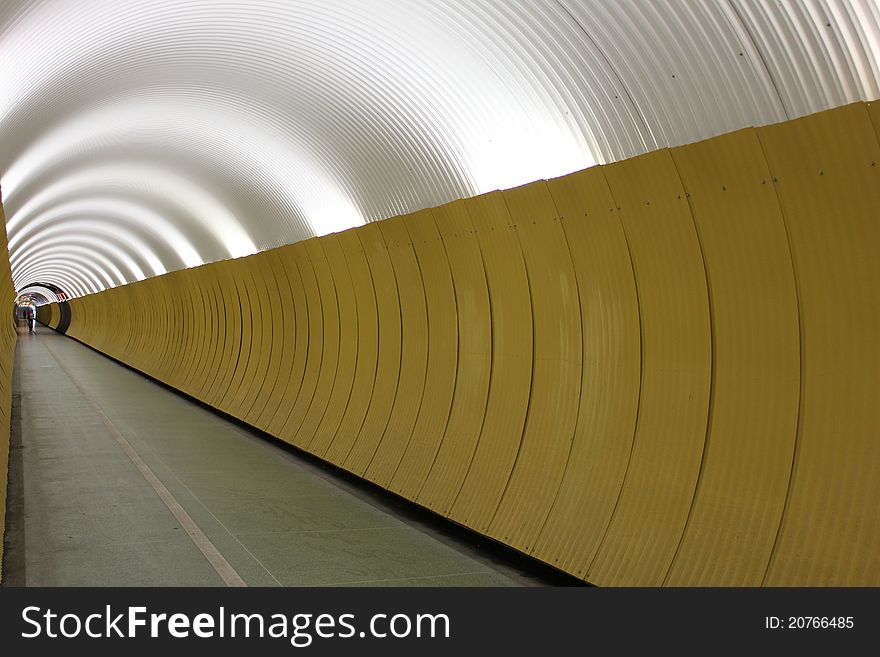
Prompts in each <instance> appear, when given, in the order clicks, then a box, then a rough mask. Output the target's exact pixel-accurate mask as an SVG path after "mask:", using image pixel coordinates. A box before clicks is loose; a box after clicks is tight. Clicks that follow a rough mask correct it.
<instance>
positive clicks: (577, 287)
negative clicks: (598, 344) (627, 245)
mask: <svg viewBox="0 0 880 657" xmlns="http://www.w3.org/2000/svg"><path fill="white" fill-rule="evenodd" d="M545 189H546V190H547V195H548V196H549V197H550V202H551V203H553V209H554V210H555V212H556V217H555V221H557V222H558V223H559V229H560V230H561V231H562V239H563V240H564V241H565V248H566V250H567V251H568V260H569V263H570V264H571V270H572V278H573V279H574V288H575V291H576V292H577V304H578V326H579V327H580V342H581V344H580V347H581V362H580V376H579V377H578V405H577V412H576V413H575V418H574V426H573V427H572V434H571V442H570V444H569V446H568V454H566V456H565V463H564V464H563V466H562V476H561V477H559V485H558V486H557V487H556V493H555V494H554V495H553V501H552V502H551V503H550V506H549V507H547V512H546V514H545V515H544V519H543V520H542V521H541V525H540V527H539V528H538V531H537V532H536V533H535V541H534V545H532V549H531V550H529V554H534V552H535V549H536V548H537V545H538V543H540V541H541V536H542V534H543V533H544V528H545V527H546V526H547V521H548V520H549V519H550V516H551V515H553V511H554V510H555V509H556V503H557V502H558V501H559V494H560V493H561V492H562V488H563V486H564V485H565V480H566V477H567V476H568V466H569V465H570V463H571V455H572V453H573V452H574V444H575V441H576V440H577V437H578V427H579V426H580V423H581V408H582V403H583V397H584V372H585V371H586V361H587V354H586V351H587V350H586V349H585V348H584V342H585V340H586V335H585V332H584V312H583V305H582V303H581V290H580V284H579V283H578V276H577V270H576V269H575V266H574V258H572V255H571V243H570V242H569V239H568V234H567V233H566V232H565V222H564V221H563V219H564V217H562V216H560V213H559V207H558V206H557V205H556V199H555V198H553V194H551V193H550V189H549V188H548V187H547V186H546V183H545ZM548 556H549V555H548ZM558 560H559V557H558V556H557V557H556V558H554V559H553V561H554V562H557V561H558ZM548 563H549V561H548Z"/></svg>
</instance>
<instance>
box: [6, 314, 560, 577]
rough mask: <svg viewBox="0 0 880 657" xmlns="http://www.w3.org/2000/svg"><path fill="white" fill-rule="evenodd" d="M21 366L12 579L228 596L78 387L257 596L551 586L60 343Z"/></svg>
mask: <svg viewBox="0 0 880 657" xmlns="http://www.w3.org/2000/svg"><path fill="white" fill-rule="evenodd" d="M59 362H61V363H63V364H64V367H63V368H62V367H61V366H60V365H59ZM15 367H16V369H17V371H16V380H17V387H18V390H17V391H16V392H17V394H18V395H19V396H20V397H19V409H20V414H21V416H20V429H19V432H20V435H19V436H18V443H19V445H18V450H17V454H18V458H20V463H19V468H18V471H19V474H18V475H17V476H18V477H19V478H20V481H18V482H17V483H16V482H13V483H15V484H16V485H17V486H18V489H19V490H20V494H19V495H18V497H20V498H21V499H19V500H17V501H13V502H12V503H13V504H17V505H19V508H16V509H11V511H12V512H11V514H10V518H11V525H12V526H11V527H10V528H9V530H10V531H11V533H12V534H14V535H15V536H17V537H18V538H17V539H16V540H17V542H18V543H19V544H20V546H21V547H20V549H19V550H18V552H20V553H21V554H19V557H18V558H17V559H15V558H13V559H10V560H9V561H10V562H11V563H8V564H7V568H9V569H11V570H9V571H7V578H8V579H10V580H12V581H17V582H19V583H20V584H25V585H27V586H220V585H223V580H222V579H221V578H220V575H218V572H217V570H216V569H215V568H214V567H213V566H212V565H211V562H209V560H208V559H207V558H206V557H205V556H204V554H203V552H202V551H200V550H199V549H198V547H197V544H196V542H195V541H194V540H193V539H192V538H191V536H190V535H189V534H188V533H187V532H186V531H184V529H183V528H182V527H181V523H180V522H178V518H177V517H175V515H173V514H172V513H171V511H170V510H169V507H168V506H167V505H166V503H164V502H163V500H162V499H161V498H160V496H159V495H158V494H157V492H156V490H155V489H154V487H153V486H151V484H150V483H148V480H147V479H146V478H145V476H144V474H143V472H142V471H141V470H139V469H138V467H136V465H135V463H134V461H133V460H132V458H131V457H130V455H129V454H128V453H126V451H125V450H124V449H123V448H122V446H121V445H120V443H119V442H118V441H117V440H115V439H114V437H113V435H112V433H111V432H110V430H109V429H108V428H107V426H106V425H105V424H104V423H103V422H102V419H101V417H100V416H99V414H98V412H97V411H96V409H95V408H94V407H93V406H92V405H91V404H90V403H89V401H88V400H87V398H86V396H85V395H84V394H83V393H82V392H81V390H80V388H81V389H82V390H84V391H85V392H86V393H87V394H88V396H89V397H91V398H92V400H93V402H94V403H95V404H97V405H98V406H99V408H100V411H101V412H103V413H104V414H105V415H106V417H107V418H109V420H110V421H111V423H112V424H113V425H114V426H115V427H116V428H117V429H118V430H119V433H120V434H121V435H122V436H124V438H125V440H126V441H127V442H128V444H129V445H130V446H131V448H132V449H133V450H134V451H135V452H136V453H137V456H139V457H140V459H142V461H143V463H145V464H146V466H147V467H148V469H149V470H151V471H152V473H154V474H155V476H156V478H158V480H159V481H160V482H161V484H163V485H164V487H165V488H166V489H167V491H168V492H169V493H170V494H171V496H173V498H174V499H175V500H176V501H177V503H179V504H180V506H181V507H182V508H183V509H184V510H185V512H186V514H188V515H189V517H190V518H192V520H193V521H194V522H195V524H196V525H197V526H198V530H199V531H200V532H201V534H202V535H203V536H204V537H205V538H206V539H207V540H208V541H210V543H211V544H213V546H215V547H216V549H217V551H219V553H220V554H221V555H222V557H223V558H224V559H225V561H226V562H227V563H228V564H229V565H230V566H231V567H232V568H233V569H234V570H235V572H236V573H237V575H238V576H240V578H241V579H242V580H244V582H245V583H246V584H247V585H249V586H279V585H282V586H336V585H347V586H357V585H364V586H384V585H387V586H521V585H534V584H542V583H546V582H542V581H541V580H540V578H536V577H535V576H534V575H533V574H529V573H527V572H524V571H522V570H521V569H518V568H517V567H515V566H511V565H510V564H507V563H504V562H503V560H502V561H499V560H498V559H497V558H495V557H492V556H487V554H485V553H484V552H483V550H482V549H481V547H480V546H479V545H474V544H472V543H468V542H467V541H461V540H448V539H447V538H446V537H444V535H443V533H442V531H439V532H438V531H436V530H435V529H431V528H430V527H427V526H423V525H422V524H421V523H419V522H412V521H411V520H410V519H408V518H406V517H402V516H401V514H397V513H395V512H394V511H393V509H389V508H383V505H382V504H377V503H375V501H374V500H371V499H370V496H369V495H368V494H366V493H363V492H359V491H358V490H357V489H353V488H352V487H351V486H348V485H346V484H345V483H344V482H340V481H339V480H338V479H339V478H338V477H336V476H334V475H333V474H332V473H327V472H325V471H323V470H322V469H321V468H320V467H319V466H318V465H316V464H315V463H311V462H308V461H307V460H306V459H302V458H299V457H298V456H297V455H296V454H294V453H291V452H290V451H289V450H285V449H283V448H282V447H280V446H279V445H276V444H273V443H272V442H270V441H268V440H266V439H264V438H263V437H261V436H260V435H259V434H257V433H256V432H250V431H248V430H247V429H245V428H242V427H241V426H239V425H238V424H236V423H233V422H230V421H228V420H226V419H224V418H222V417H220V416H219V415H217V414H215V413H212V412H210V411H209V410H207V409H205V408H203V407H201V406H199V405H198V404H195V403H193V402H191V401H189V400H187V399H186V398H184V397H182V396H180V395H178V394H175V393H174V392H172V391H170V390H167V389H165V388H164V387H162V386H160V385H158V384H156V383H154V382H152V381H150V380H148V379H146V378H144V377H143V376H142V375H139V374H138V373H137V372H134V371H132V370H130V369H128V368H126V367H123V366H121V365H119V364H118V363H115V362H114V361H112V360H110V359H108V358H105V357H103V356H101V355H100V354H98V353H96V352H94V351H92V350H91V349H89V348H87V347H85V346H83V345H81V344H79V343H78V342H76V341H74V340H72V339H69V338H66V337H64V336H61V335H59V334H57V333H55V332H54V331H51V330H50V329H47V328H45V327H42V326H39V327H38V328H37V335H28V334H26V333H22V334H21V335H20V336H19V341H18V346H17V351H16V359H15ZM68 372H69V373H68ZM71 377H73V378H75V379H76V384H74V382H73V381H72V380H71ZM77 385H78V386H79V387H77ZM15 424H16V421H15V419H14V421H13V425H14V426H15ZM12 472H13V475H14V474H15V468H13V469H12Z"/></svg>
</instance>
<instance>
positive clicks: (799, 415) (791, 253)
mask: <svg viewBox="0 0 880 657" xmlns="http://www.w3.org/2000/svg"><path fill="white" fill-rule="evenodd" d="M755 136H756V138H757V140H758V145H759V146H760V148H761V154H762V156H763V157H764V162H765V164H766V165H767V171H768V172H769V174H770V182H771V184H772V185H773V193H774V195H775V196H776V203H777V205H778V206H779V217H780V220H781V221H782V227H783V229H784V230H785V239H786V242H787V244H788V256H789V260H790V262H791V277H792V283H793V285H794V292H795V301H796V303H797V312H798V352H799V356H800V360H799V363H798V364H799V371H798V381H799V386H798V411H797V423H796V425H795V427H796V428H795V438H794V446H793V447H792V452H791V470H790V472H789V475H788V486H787V487H786V489H785V501H784V502H783V505H782V512H781V513H780V514H779V524H778V525H777V526H776V536H775V537H774V539H773V547H772V548H771V549H770V554H769V555H768V557H767V566H766V568H765V569H764V575H763V577H762V578H761V586H766V584H767V576H768V575H769V574H770V569H771V567H772V566H773V563H774V560H775V558H776V549H777V548H778V546H779V539H780V537H781V536H782V530H783V527H784V525H785V519H786V517H787V516H788V509H789V503H790V501H791V493H792V487H793V485H794V480H795V476H796V474H797V464H798V456H799V454H800V443H801V433H802V431H803V400H804V320H803V312H802V305H803V302H802V299H801V289H800V284H799V280H798V273H797V264H796V262H795V257H794V249H793V248H792V245H791V235H790V233H789V229H788V221H787V220H786V213H785V205H784V204H783V202H782V197H781V196H780V195H779V188H778V187H777V185H776V180H777V178H776V175H775V174H774V173H773V169H772V168H771V167H770V159H769V158H768V157H767V151H766V149H765V148H764V142H763V141H762V140H761V133H760V132H759V131H757V130H755Z"/></svg>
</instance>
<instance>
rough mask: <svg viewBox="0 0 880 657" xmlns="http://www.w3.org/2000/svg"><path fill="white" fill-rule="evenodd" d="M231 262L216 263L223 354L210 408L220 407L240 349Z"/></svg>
mask: <svg viewBox="0 0 880 657" xmlns="http://www.w3.org/2000/svg"><path fill="white" fill-rule="evenodd" d="M231 265H232V261H224V262H220V263H217V265H216V268H215V273H216V275H217V277H218V279H217V283H218V284H217V292H218V294H217V302H218V305H220V306H221V308H222V315H221V320H220V321H221V322H222V323H223V334H224V340H223V352H222V354H221V357H220V360H219V361H218V365H219V367H218V369H217V372H216V378H215V381H214V385H213V386H211V390H210V391H209V395H210V397H209V399H210V401H209V402H208V403H210V404H211V405H212V406H215V407H218V408H219V407H220V402H221V400H222V399H223V396H224V395H225V394H226V390H227V389H228V387H229V380H230V379H231V378H232V373H233V372H234V370H235V366H236V364H237V363H238V354H239V350H240V349H241V315H240V313H239V312H238V304H239V301H238V292H237V290H236V288H235V282H234V278H233V276H232V272H231V269H232V266H231Z"/></svg>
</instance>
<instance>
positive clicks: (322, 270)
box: [292, 235, 339, 449]
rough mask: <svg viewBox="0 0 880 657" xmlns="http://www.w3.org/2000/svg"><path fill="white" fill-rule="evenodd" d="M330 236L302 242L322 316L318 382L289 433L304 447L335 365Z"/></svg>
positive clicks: (335, 314) (320, 413) (321, 413)
mask: <svg viewBox="0 0 880 657" xmlns="http://www.w3.org/2000/svg"><path fill="white" fill-rule="evenodd" d="M333 240H335V238H334V237H333V236H332V235H328V236H326V237H322V238H319V239H314V240H309V241H308V242H306V249H307V250H308V252H309V258H310V260H311V262H312V267H313V269H314V271H315V279H316V280H317V282H318V294H319V295H320V299H321V301H320V304H321V317H322V318H323V322H322V323H323V328H324V336H323V339H322V344H323V348H322V352H321V363H320V370H319V373H318V381H317V383H316V384H315V393H314V395H313V396H312V400H311V402H310V404H309V408H308V410H307V411H306V415H305V417H304V418H303V421H302V424H301V425H300V427H299V429H297V431H296V433H295V435H294V436H293V440H292V442H293V444H295V445H297V446H299V447H302V448H303V449H307V448H308V446H309V444H310V443H311V442H312V439H313V438H314V435H315V431H316V430H317V428H318V424H319V423H320V422H321V418H323V417H324V414H325V412H326V411H327V404H328V403H329V401H330V394H331V392H332V391H333V384H334V382H335V381H336V371H337V369H338V364H339V304H338V302H337V297H336V285H335V283H334V281H333V274H332V273H331V271H330V263H329V261H328V259H327V253H326V251H327V247H326V246H325V245H326V243H327V242H329V241H333Z"/></svg>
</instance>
